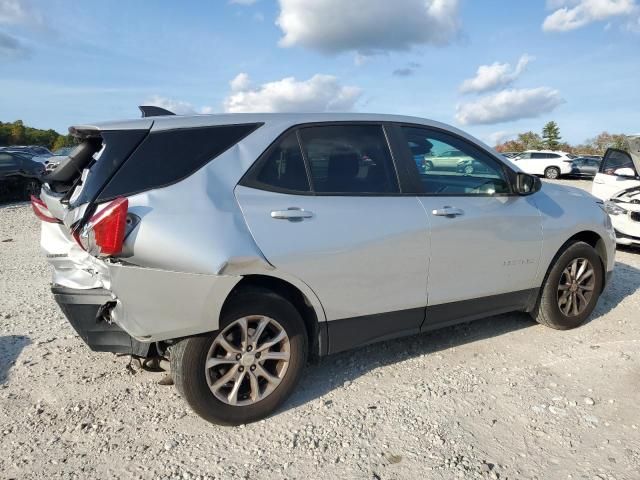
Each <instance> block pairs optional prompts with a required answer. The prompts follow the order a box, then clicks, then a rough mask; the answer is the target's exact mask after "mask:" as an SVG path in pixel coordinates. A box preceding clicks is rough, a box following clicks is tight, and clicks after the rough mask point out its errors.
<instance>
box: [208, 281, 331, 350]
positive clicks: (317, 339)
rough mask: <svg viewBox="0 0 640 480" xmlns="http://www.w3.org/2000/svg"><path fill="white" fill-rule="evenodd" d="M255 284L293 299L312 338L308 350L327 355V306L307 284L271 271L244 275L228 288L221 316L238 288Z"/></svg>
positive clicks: (254, 285)
mask: <svg viewBox="0 0 640 480" xmlns="http://www.w3.org/2000/svg"><path fill="white" fill-rule="evenodd" d="M252 288H263V289H267V290H270V291H272V292H274V293H276V294H278V295H280V296H281V297H283V298H285V299H287V300H288V301H289V302H291V304H292V305H293V306H294V307H295V308H296V310H298V313H299V314H300V316H301V317H302V320H303V321H304V324H305V327H306V330H307V336H308V339H309V352H310V353H311V354H312V356H323V355H326V353H327V323H326V318H325V315H324V310H323V309H322V305H321V304H320V301H319V300H318V298H317V297H316V296H315V294H314V293H313V292H312V291H311V289H310V288H309V287H308V286H306V285H304V286H297V285H294V284H293V283H292V282H290V281H288V280H285V279H283V278H280V277H276V276H272V275H264V274H248V275H243V276H242V280H240V281H239V282H238V283H237V284H236V285H235V286H234V287H233V289H232V290H231V292H229V295H227V298H226V299H225V301H224V303H223V304H222V308H221V310H220V312H221V313H220V315H221V316H222V315H223V314H224V311H225V308H226V306H227V305H228V303H229V299H230V298H231V297H232V296H234V295H235V294H237V293H238V292H241V291H244V290H247V289H252Z"/></svg>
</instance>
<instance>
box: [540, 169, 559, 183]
mask: <svg viewBox="0 0 640 480" xmlns="http://www.w3.org/2000/svg"><path fill="white" fill-rule="evenodd" d="M544 176H545V178H550V179H551V180H555V179H557V178H560V170H559V169H558V167H547V169H546V170H545V171H544Z"/></svg>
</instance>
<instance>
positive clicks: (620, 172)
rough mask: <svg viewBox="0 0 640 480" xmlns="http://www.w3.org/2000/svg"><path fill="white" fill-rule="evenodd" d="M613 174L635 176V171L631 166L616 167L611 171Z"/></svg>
mask: <svg viewBox="0 0 640 480" xmlns="http://www.w3.org/2000/svg"><path fill="white" fill-rule="evenodd" d="M613 174H614V175H615V176H617V177H631V178H636V172H634V171H633V168H629V167H623V168H618V169H617V170H615V171H614V172H613Z"/></svg>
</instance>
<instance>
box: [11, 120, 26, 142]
mask: <svg viewBox="0 0 640 480" xmlns="http://www.w3.org/2000/svg"><path fill="white" fill-rule="evenodd" d="M25 133H26V129H25V128H24V123H22V120H16V121H15V122H13V125H11V138H10V140H11V143H12V144H13V145H20V144H22V143H24V141H25Z"/></svg>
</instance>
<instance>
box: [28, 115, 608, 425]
mask: <svg viewBox="0 0 640 480" xmlns="http://www.w3.org/2000/svg"><path fill="white" fill-rule="evenodd" d="M70 131H71V133H72V134H73V135H75V136H76V137H77V138H78V139H79V140H80V142H81V143H80V145H79V146H78V147H77V148H76V149H75V150H74V151H73V152H71V154H70V155H69V157H68V158H67V159H65V160H64V161H63V162H62V163H61V164H60V165H59V166H58V167H57V168H56V169H55V170H54V171H53V172H52V173H50V174H49V175H48V177H46V180H45V181H46V183H45V185H44V187H43V189H42V192H41V194H40V196H39V197H37V198H36V197H33V198H32V205H33V208H34V211H35V213H36V214H37V215H38V217H39V218H41V219H42V220H43V223H42V248H43V249H44V252H45V254H46V256H47V259H48V260H49V262H50V263H51V265H52V266H53V270H54V273H53V286H52V290H53V295H54V296H55V299H56V301H57V302H58V304H59V305H60V307H61V309H62V311H63V312H64V313H65V315H66V316H67V318H68V319H69V321H70V322H71V324H72V325H73V327H74V328H75V329H76V331H77V332H78V333H79V335H80V336H81V337H82V339H83V340H84V341H85V342H86V343H87V344H88V345H89V347H90V348H91V349H93V350H96V351H107V352H117V353H126V354H131V355H134V356H136V357H140V358H157V357H167V356H168V357H169V359H170V362H171V369H172V375H173V377H174V380H175V383H176V386H177V387H178V390H179V391H180V393H181V394H182V396H183V397H184V398H185V399H186V401H187V402H188V403H189V404H190V405H191V407H192V408H193V409H194V410H195V411H196V412H197V413H198V414H199V415H201V416H202V417H204V418H205V419H207V420H209V421H211V422H214V423H219V424H227V425H236V424H242V423H246V422H251V421H255V420H258V419H261V418H264V417H265V416H267V415H269V414H271V413H272V412H273V411H274V410H276V408H277V407H278V406H279V405H280V404H282V402H283V401H284V400H285V399H286V398H287V397H288V396H289V394H290V393H291V392H292V390H293V389H294V387H295V385H296V383H297V382H298V380H299V378H300V376H301V373H302V371H303V369H304V367H305V364H306V362H307V360H308V359H309V358H310V357H317V356H323V355H328V354H332V353H336V352H340V351H343V350H347V349H349V348H354V347H357V346H360V345H365V344H369V343H372V342H376V341H380V340H385V339H389V338H392V337H398V336H402V335H411V334H417V333H419V332H426V331H429V330H433V329H436V328H440V327H444V326H447V325H452V324H455V323H459V322H467V321H470V320H474V319H477V318H481V317H486V316H489V315H493V314H498V313H503V312H509V311H522V312H529V313H530V314H531V315H532V317H533V318H534V319H535V320H537V321H538V322H540V323H543V324H545V325H548V326H550V327H552V328H557V329H567V328H573V327H576V326H578V325H580V324H581V323H583V322H584V321H585V319H586V318H587V317H588V316H589V315H590V314H591V312H592V311H593V309H594V307H595V305H596V302H597V300H598V297H599V295H600V293H601V292H602V290H603V288H604V286H605V283H606V281H607V279H608V277H609V274H610V273H611V272H612V270H613V265H614V247H615V238H614V233H613V230H612V227H611V223H610V220H609V217H608V216H607V214H606V213H605V212H604V211H603V209H602V205H601V204H598V202H597V201H596V199H595V198H594V197H592V196H591V195H590V194H588V193H585V192H583V191H580V190H577V189H574V188H568V187H562V186H559V185H552V184H545V185H544V186H542V185H541V182H540V180H539V179H538V178H537V177H534V176H531V175H527V174H525V173H522V172H521V171H520V170H519V169H518V167H517V166H515V165H513V164H511V163H510V162H509V161H508V160H506V159H505V158H504V157H501V156H499V155H498V154H496V153H495V152H494V151H493V150H491V149H490V148H488V147H487V146H485V145H483V144H482V143H480V142H478V141H477V140H475V139H473V138H472V137H470V136H469V135H467V134H465V133H463V132H461V131H459V130H457V129H455V128H452V127H449V126H446V125H443V124H441V123H437V122H432V121H428V120H423V119H420V118H412V117H402V116H392V115H369V114H295V115H294V114H248V115H211V116H191V117H177V116H159V117H151V118H143V119H137V120H131V121H125V122H114V123H103V124H96V125H79V126H75V127H72V128H71V129H70ZM452 150H455V151H459V152H462V153H463V154H464V155H465V156H466V157H469V158H471V159H473V163H474V165H477V166H479V167H481V168H474V169H473V171H472V172H471V173H469V172H464V171H457V170H455V169H453V170H438V169H429V170H425V169H420V168H419V167H418V164H417V163H416V160H415V159H416V158H418V157H419V158H425V155H427V156H431V157H434V156H438V155H440V154H441V153H443V152H447V151H452Z"/></svg>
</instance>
